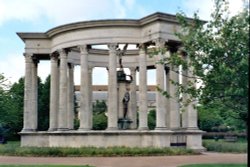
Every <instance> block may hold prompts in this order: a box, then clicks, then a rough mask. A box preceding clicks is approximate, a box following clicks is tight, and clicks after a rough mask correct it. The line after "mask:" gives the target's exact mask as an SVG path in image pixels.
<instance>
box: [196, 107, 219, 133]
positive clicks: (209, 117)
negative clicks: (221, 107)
mask: <svg viewBox="0 0 250 167" xmlns="http://www.w3.org/2000/svg"><path fill="white" fill-rule="evenodd" d="M197 109H198V118H199V119H198V126H199V128H200V129H201V130H204V131H207V132H211V131H214V128H215V127H219V126H220V125H222V124H223V119H222V117H221V116H220V115H219V113H218V112H217V110H216V109H206V108H205V107H198V108H197Z"/></svg>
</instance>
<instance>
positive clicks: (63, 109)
mask: <svg viewBox="0 0 250 167" xmlns="http://www.w3.org/2000/svg"><path fill="white" fill-rule="evenodd" d="M58 52H59V55H60V83H59V89H60V91H59V113H58V118H59V119H58V130H59V131H65V130H68V126H67V124H68V123H67V53H66V51H65V50H64V49H60V50H58Z"/></svg>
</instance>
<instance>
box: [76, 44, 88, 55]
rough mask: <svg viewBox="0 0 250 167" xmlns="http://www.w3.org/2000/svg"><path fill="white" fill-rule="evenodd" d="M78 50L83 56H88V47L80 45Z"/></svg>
mask: <svg viewBox="0 0 250 167" xmlns="http://www.w3.org/2000/svg"><path fill="white" fill-rule="evenodd" d="M78 48H79V49H80V53H81V54H88V50H89V48H88V45H86V44H85V45H79V46H78Z"/></svg>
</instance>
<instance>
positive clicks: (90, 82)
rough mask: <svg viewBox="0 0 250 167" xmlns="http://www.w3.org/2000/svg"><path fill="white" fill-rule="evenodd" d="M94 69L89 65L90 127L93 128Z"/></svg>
mask: <svg viewBox="0 0 250 167" xmlns="http://www.w3.org/2000/svg"><path fill="white" fill-rule="evenodd" d="M92 71H93V67H88V72H89V73H88V76H89V127H91V129H92V128H93V104H92V98H93V89H92Z"/></svg>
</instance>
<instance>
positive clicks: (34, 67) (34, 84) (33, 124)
mask: <svg viewBox="0 0 250 167" xmlns="http://www.w3.org/2000/svg"><path fill="white" fill-rule="evenodd" d="M37 66H38V60H37V59H35V58H33V62H32V71H31V74H32V76H31V77H32V92H31V93H32V102H31V111H32V114H31V127H32V129H33V130H37V125H38V112H37V107H38V87H37V84H38V83H37V82H38V80H37Z"/></svg>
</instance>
